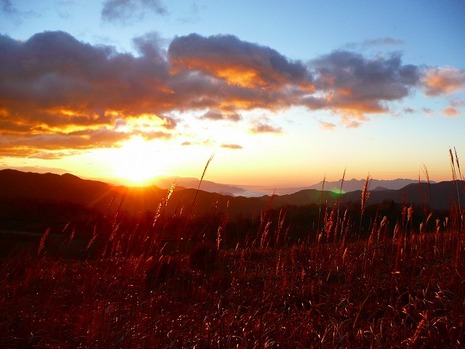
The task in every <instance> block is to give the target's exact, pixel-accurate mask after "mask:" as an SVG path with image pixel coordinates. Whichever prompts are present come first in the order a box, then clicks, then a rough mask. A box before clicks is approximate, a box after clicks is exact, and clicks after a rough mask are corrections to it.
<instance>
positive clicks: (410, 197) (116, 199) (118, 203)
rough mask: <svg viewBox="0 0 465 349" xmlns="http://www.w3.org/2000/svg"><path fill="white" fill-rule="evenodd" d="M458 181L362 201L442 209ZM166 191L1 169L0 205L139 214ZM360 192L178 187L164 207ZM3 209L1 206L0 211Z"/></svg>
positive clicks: (350, 198)
mask: <svg viewBox="0 0 465 349" xmlns="http://www.w3.org/2000/svg"><path fill="white" fill-rule="evenodd" d="M403 181H405V180H397V182H395V184H396V185H400V183H403ZM348 182H349V183H351V185H352V184H355V183H357V184H361V182H363V181H355V180H351V181H348ZM388 182H389V181H388ZM411 182H413V181H411ZM375 183H376V182H375ZM203 184H205V183H203ZM203 184H202V188H203ZM377 184H380V185H381V184H382V185H383V186H384V187H386V185H388V184H389V183H386V181H378V182H377ZM391 184H394V183H391ZM457 185H458V186H459V187H458V188H459V190H458V192H457V187H456V183H454V182H440V183H430V184H429V185H427V184H421V185H419V184H418V183H415V184H409V185H407V186H405V187H403V188H401V189H395V190H394V189H383V188H380V187H379V186H375V189H376V190H370V197H369V200H368V202H367V204H368V205H378V204H380V203H382V202H383V201H394V202H396V203H402V202H406V203H407V204H419V205H422V204H423V203H425V202H426V203H427V205H428V206H429V207H430V208H431V209H438V210H439V209H440V210H443V209H444V210H447V209H449V208H450V205H451V203H453V202H456V201H457V194H458V195H459V199H460V202H461V203H462V204H463V205H465V190H464V182H457ZM197 186H198V184H197ZM213 187H214V186H213ZM344 187H345V184H344ZM231 188H233V187H231ZM325 188H327V187H326V186H325ZM327 189H328V188H327ZM166 197H167V189H162V188H159V187H156V186H149V187H145V188H131V187H124V186H116V185H111V184H107V183H103V182H99V181H91V180H83V179H81V178H79V177H76V176H74V175H71V174H62V175H57V174H51V173H46V174H38V173H31V172H21V171H16V170H0V204H1V205H2V207H8V205H9V203H15V204H16V205H17V204H18V203H21V202H22V203H28V202H42V203H47V202H54V203H63V204H65V203H71V204H77V205H81V206H83V207H86V208H89V209H93V210H98V211H100V212H110V213H114V212H116V211H118V210H119V211H120V212H122V213H124V212H127V213H129V214H131V215H140V214H144V213H146V212H148V211H151V212H155V211H156V210H157V209H158V207H159V205H160V204H162V203H163V202H164V200H165V199H166ZM360 197H361V190H356V191H352V192H348V193H345V194H343V195H339V194H337V193H334V192H331V191H329V190H325V191H324V192H322V191H321V188H319V189H304V190H300V191H297V192H294V193H291V194H284V195H274V196H269V195H266V196H261V197H243V196H232V195H225V194H219V193H211V192H207V191H205V190H200V191H197V190H196V189H192V188H183V187H177V188H176V189H175V190H174V192H173V193H172V195H171V196H170V198H169V202H168V204H167V205H165V206H164V207H163V210H165V212H168V213H171V214H175V213H176V214H181V213H185V212H186V210H191V212H195V214H197V215H205V214H212V213H219V212H222V213H224V214H226V215H227V216H228V217H229V218H231V219H235V218H236V217H239V216H242V217H252V216H257V215H259V214H260V212H262V211H263V210H264V209H266V208H267V207H274V208H277V207H282V206H286V205H294V206H299V205H310V204H319V203H321V202H329V203H330V202H333V201H334V200H336V199H337V200H338V201H339V202H341V203H348V202H359V201H360ZM194 198H195V199H194ZM194 201H195V202H194ZM2 214H3V213H2V212H0V216H1V215H2Z"/></svg>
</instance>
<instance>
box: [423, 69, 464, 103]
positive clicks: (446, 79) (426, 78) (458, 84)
mask: <svg viewBox="0 0 465 349" xmlns="http://www.w3.org/2000/svg"><path fill="white" fill-rule="evenodd" d="M422 83H423V88H424V90H425V94H426V95H427V96H439V95H445V94H451V93H453V92H456V91H459V90H462V89H463V88H464V87H465V71H464V70H460V69H457V68H454V67H448V66H446V67H436V68H429V69H426V70H425V72H424V75H423V79H422Z"/></svg>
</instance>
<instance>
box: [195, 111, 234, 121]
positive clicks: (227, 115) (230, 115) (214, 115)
mask: <svg viewBox="0 0 465 349" xmlns="http://www.w3.org/2000/svg"><path fill="white" fill-rule="evenodd" d="M201 119H206V120H214V121H219V120H229V121H240V120H241V119H242V117H241V116H240V114H238V113H236V112H234V111H232V112H231V111H229V112H227V111H226V112H225V111H221V110H212V109H210V110H209V111H207V112H206V113H205V114H203V115H202V116H201Z"/></svg>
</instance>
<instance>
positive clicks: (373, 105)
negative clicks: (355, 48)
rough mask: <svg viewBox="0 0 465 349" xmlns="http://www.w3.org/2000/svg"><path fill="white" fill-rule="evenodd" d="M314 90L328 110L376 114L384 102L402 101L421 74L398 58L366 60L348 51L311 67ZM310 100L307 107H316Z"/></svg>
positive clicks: (317, 61) (416, 68) (316, 61)
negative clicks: (321, 96)
mask: <svg viewBox="0 0 465 349" xmlns="http://www.w3.org/2000/svg"><path fill="white" fill-rule="evenodd" d="M310 66H311V67H312V68H313V69H314V73H315V77H316V78H315V85H316V87H317V90H318V91H320V92H323V93H325V98H324V101H323V100H321V99H320V103H323V102H325V103H326V106H327V107H329V108H336V109H343V110H347V111H351V110H353V111H358V112H365V113H376V112H381V111H386V110H387V107H386V104H385V103H386V102H390V101H396V100H401V99H402V98H404V97H406V96H407V95H408V94H409V92H410V90H411V89H413V88H414V87H416V86H417V85H418V84H419V82H420V70H419V69H418V67H416V66H414V65H403V64H402V62H401V58H400V56H399V55H396V54H394V55H391V56H388V57H387V58H376V59H366V58H365V57H363V56H362V55H360V54H357V53H354V52H350V51H335V52H333V53H331V54H329V55H326V56H323V57H321V58H319V59H316V60H314V61H312V62H311V63H310ZM315 104H316V103H315V101H314V100H313V101H312V100H311V103H310V105H309V107H314V106H315Z"/></svg>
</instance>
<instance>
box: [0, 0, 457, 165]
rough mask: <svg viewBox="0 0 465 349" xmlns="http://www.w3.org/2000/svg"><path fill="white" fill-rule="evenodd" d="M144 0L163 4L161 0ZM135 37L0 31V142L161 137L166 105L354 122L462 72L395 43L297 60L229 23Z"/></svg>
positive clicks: (29, 144)
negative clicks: (410, 59) (368, 52)
mask: <svg viewBox="0 0 465 349" xmlns="http://www.w3.org/2000/svg"><path fill="white" fill-rule="evenodd" d="M140 1H143V0H140ZM147 3H148V4H149V5H150V6H149V7H151V8H152V9H153V10H154V11H158V12H160V14H162V12H163V7H162V4H161V3H160V2H159V1H148V0H147ZM131 4H133V2H129V1H123V0H109V1H107V2H106V3H105V5H106V6H108V7H111V8H112V11H116V12H112V13H107V14H106V16H109V17H108V19H112V18H117V17H118V16H119V12H118V11H121V12H127V11H132V9H131ZM110 5H111V6H110ZM104 10H105V7H104ZM108 11H110V10H108ZM102 15H103V13H102ZM134 45H135V47H136V48H137V54H129V53H121V52H118V51H116V50H115V49H114V48H112V47H110V46H103V45H90V44H88V43H84V42H81V41H79V40H77V39H76V38H74V37H73V36H71V35H69V34H67V33H65V32H59V31H58V32H43V33H39V34H36V35H34V36H32V37H31V38H29V39H28V40H26V41H18V40H15V39H13V38H10V37H8V36H5V35H2V36H0V52H2V54H1V55H0V136H1V141H0V154H12V153H15V152H16V154H21V155H24V156H31V155H33V154H35V153H37V152H38V150H43V149H49V150H63V149H83V148H92V147H110V146H112V145H113V144H115V143H117V142H120V141H122V140H124V139H127V138H128V137H129V136H130V135H131V134H139V135H141V136H143V137H146V138H151V139H153V138H162V139H168V138H170V137H174V134H175V132H176V129H177V126H178V125H179V124H182V123H183V120H182V119H180V120H178V119H176V118H174V117H173V116H172V115H174V114H175V113H182V112H188V111H201V112H203V114H202V116H201V117H200V118H199V119H198V122H203V120H208V121H210V122H224V121H227V122H241V123H245V124H246V128H247V129H248V130H249V131H251V132H252V133H264V132H265V133H269V132H271V133H281V132H282V129H281V128H279V127H274V126H272V123H271V122H269V120H266V122H257V121H254V120H246V119H244V118H243V117H242V116H241V115H242V114H241V112H243V111H247V110H253V109H257V108H260V109H264V110H269V111H279V110H283V109H286V108H290V107H295V106H298V107H306V108H307V109H308V110H309V117H311V114H312V113H311V111H312V110H318V109H326V110H330V111H332V112H334V113H335V114H337V115H340V117H341V120H342V123H344V124H345V125H346V126H349V127H356V126H359V125H360V124H361V123H363V122H364V121H366V120H368V116H369V115H370V114H374V113H382V112H389V111H390V106H391V103H393V102H398V101H401V100H402V99H404V98H405V97H406V96H408V95H409V94H410V93H412V92H413V91H416V90H417V89H423V90H424V91H425V94H426V95H428V96H437V95H441V94H451V93H453V92H455V91H458V90H459V89H462V88H463V87H464V84H465V72H463V71H460V70H458V69H456V68H452V67H436V68H422V67H419V66H415V65H410V64H404V63H403V62H402V58H401V56H400V55H399V54H392V55H389V56H385V57H375V58H371V57H365V56H363V55H362V54H360V53H357V52H353V51H334V52H331V53H329V54H327V55H324V56H321V57H318V58H316V59H313V60H311V61H308V62H304V61H300V60H291V59H289V58H287V57H285V56H284V55H282V54H281V53H279V52H277V51H276V50H274V49H272V48H269V47H266V46H262V45H259V44H256V43H251V42H246V41H243V40H240V39H239V38H237V37H235V36H231V35H217V36H209V37H204V36H200V35H198V34H190V35H187V36H180V37H176V38H174V39H173V40H172V41H171V42H170V43H169V45H168V47H167V48H164V43H163V42H162V40H161V39H160V38H159V36H158V35H157V34H155V33H151V34H147V35H144V36H142V37H139V38H136V39H134ZM124 120H126V121H127V122H125V121H124ZM128 120H132V121H131V122H132V123H133V124H134V123H135V121H134V120H142V121H141V122H142V124H143V125H144V126H140V125H139V126H138V127H135V126H134V125H133V124H131V123H130V122H129V121H128ZM144 120H146V121H144ZM144 122H146V124H144ZM123 124H124V126H125V127H123V126H122V125H123ZM131 125H133V126H131ZM148 125H152V126H150V127H149V126H148ZM332 125H333V124H332V123H326V124H325V125H323V126H324V127H325V128H333V126H332ZM130 126H131V127H130ZM229 148H235V147H229ZM236 148H237V147H236Z"/></svg>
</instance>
